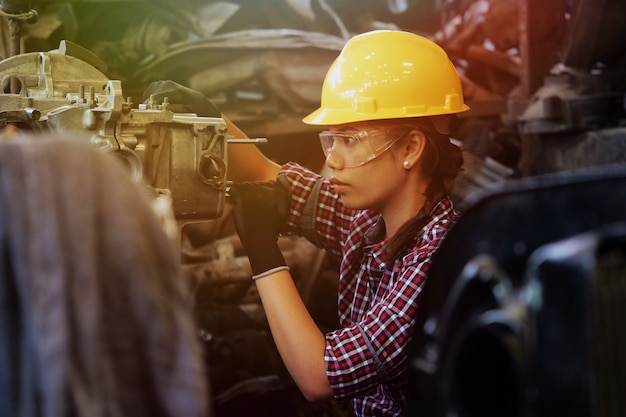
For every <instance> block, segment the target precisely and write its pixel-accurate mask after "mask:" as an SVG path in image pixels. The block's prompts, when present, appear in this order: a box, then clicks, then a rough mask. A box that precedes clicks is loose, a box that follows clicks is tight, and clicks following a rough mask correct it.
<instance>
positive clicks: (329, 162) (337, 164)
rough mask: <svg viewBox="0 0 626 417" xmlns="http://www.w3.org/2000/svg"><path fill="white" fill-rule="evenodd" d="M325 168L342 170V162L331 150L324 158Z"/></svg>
mask: <svg viewBox="0 0 626 417" xmlns="http://www.w3.org/2000/svg"><path fill="white" fill-rule="evenodd" d="M326 166H327V167H328V168H330V169H332V170H337V169H341V168H343V160H342V159H341V157H338V156H337V155H336V153H335V152H333V151H332V150H331V151H330V152H329V153H328V156H327V157H326Z"/></svg>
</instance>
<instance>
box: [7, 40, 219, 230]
mask: <svg viewBox="0 0 626 417" xmlns="http://www.w3.org/2000/svg"><path fill="white" fill-rule="evenodd" d="M61 46H62V47H61V48H59V50H56V51H50V52H36V53H26V54H21V55H17V56H14V57H10V58H7V59H5V60H3V61H1V62H0V82H1V83H2V85H3V86H4V91H5V92H4V93H3V94H0V127H3V126H6V125H7V124H9V123H10V124H15V125H17V126H18V127H21V128H26V129H30V130H51V131H56V132H68V133H72V134H75V135H77V136H78V137H80V138H84V140H89V141H90V142H91V143H92V144H93V145H94V146H95V147H96V148H98V149H101V150H103V151H105V152H113V153H115V155H116V156H119V159H120V161H122V162H123V163H124V164H125V165H126V167H127V168H128V172H129V175H130V177H131V178H132V179H134V180H136V181H143V182H144V183H145V184H147V185H148V186H150V187H152V188H153V189H154V190H155V192H156V195H161V196H169V198H170V199H171V202H172V210H173V215H174V217H175V219H176V220H177V221H178V222H179V223H187V222H194V221H202V220H208V219H215V218H217V217H219V216H220V215H221V214H222V211H223V207H224V199H225V194H226V169H227V165H226V152H227V142H228V138H227V133H228V132H227V128H226V124H225V122H224V120H223V119H222V118H219V117H198V116H196V115H195V114H180V113H174V112H172V111H171V110H170V109H169V103H168V100H167V99H164V101H163V102H162V103H155V102H154V101H152V100H148V101H147V102H146V103H142V104H139V105H138V106H137V107H136V108H133V105H132V102H131V100H130V99H125V98H124V96H123V92H122V86H121V82H120V81H116V80H109V79H108V78H107V77H106V76H105V75H104V74H103V73H102V72H101V71H100V70H99V69H97V68H96V67H95V66H94V65H92V64H90V63H88V62H86V61H84V60H81V59H79V58H76V57H74V56H71V55H67V54H65V53H63V51H66V50H67V48H66V45H64V44H62V45H61ZM72 49H74V50H76V47H75V46H74V47H73V48H72ZM83 56H85V57H89V54H88V53H84V54H83ZM16 84H17V85H18V86H19V89H18V91H17V92H16V93H10V92H7V87H6V86H8V85H16Z"/></svg>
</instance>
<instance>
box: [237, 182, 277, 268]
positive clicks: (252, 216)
mask: <svg viewBox="0 0 626 417" xmlns="http://www.w3.org/2000/svg"><path fill="white" fill-rule="evenodd" d="M286 181H287V180H286V178H284V177H279V178H278V179H277V180H276V181H264V182H241V183H235V184H234V185H233V186H232V188H231V191H230V193H231V196H232V198H233V200H234V203H235V207H234V209H233V215H234V220H235V228H236V230H237V234H238V235H239V238H240V239H241V243H242V245H243V247H244V249H245V250H246V254H247V255H248V259H249V260H250V266H251V267H252V274H253V276H252V278H253V279H258V278H262V277H264V276H266V275H269V274H271V273H273V272H276V271H279V270H281V269H288V268H287V264H286V262H285V258H284V257H283V254H282V253H281V251H280V248H279V247H278V234H279V233H280V231H281V230H282V228H283V227H284V225H285V220H286V218H287V214H288V210H289V187H288V185H287V184H286Z"/></svg>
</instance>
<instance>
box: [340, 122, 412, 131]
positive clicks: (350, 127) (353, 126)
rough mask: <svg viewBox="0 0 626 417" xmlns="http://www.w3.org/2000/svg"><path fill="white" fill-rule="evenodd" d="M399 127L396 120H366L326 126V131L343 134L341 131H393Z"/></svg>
mask: <svg viewBox="0 0 626 417" xmlns="http://www.w3.org/2000/svg"><path fill="white" fill-rule="evenodd" d="M399 125H400V122H399V121H397V120H366V121H361V122H354V123H343V124H338V125H330V126H328V130H330V131H336V132H343V131H348V132H350V131H363V130H372V129H393V128H394V127H397V126H399Z"/></svg>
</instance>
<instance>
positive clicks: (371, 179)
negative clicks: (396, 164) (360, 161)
mask: <svg viewBox="0 0 626 417" xmlns="http://www.w3.org/2000/svg"><path fill="white" fill-rule="evenodd" d="M365 167H367V169H363V171H362V172H361V173H360V175H359V176H358V177H357V178H355V179H354V180H353V182H352V185H353V187H352V189H351V192H350V193H347V194H345V195H343V196H342V197H343V199H342V201H343V203H344V204H345V205H346V206H348V207H350V208H355V209H359V210H365V209H374V210H380V209H381V208H382V207H384V206H385V205H386V204H388V203H389V202H390V201H391V200H392V199H394V198H395V197H396V195H395V194H396V193H397V188H398V182H399V181H403V177H402V178H400V177H399V176H398V175H397V170H394V169H393V167H391V166H388V164H372V165H370V166H367V165H365V166H363V167H362V168H365Z"/></svg>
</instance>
